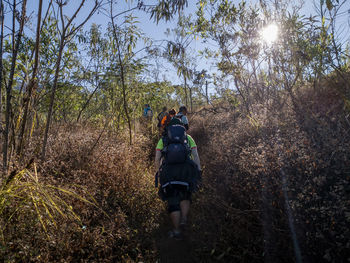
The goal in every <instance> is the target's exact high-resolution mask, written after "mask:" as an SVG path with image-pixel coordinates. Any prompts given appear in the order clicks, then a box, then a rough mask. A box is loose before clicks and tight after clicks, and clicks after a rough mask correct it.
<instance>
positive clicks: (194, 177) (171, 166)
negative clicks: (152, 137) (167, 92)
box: [155, 124, 201, 239]
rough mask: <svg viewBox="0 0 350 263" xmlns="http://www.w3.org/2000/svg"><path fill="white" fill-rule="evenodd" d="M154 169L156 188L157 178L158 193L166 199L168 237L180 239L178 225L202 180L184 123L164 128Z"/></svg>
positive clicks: (195, 153)
mask: <svg viewBox="0 0 350 263" xmlns="http://www.w3.org/2000/svg"><path fill="white" fill-rule="evenodd" d="M155 168H156V170H157V171H158V172H157V174H156V187H158V181H159V183H160V187H159V196H160V197H161V198H162V200H164V201H167V202H168V212H169V214H170V219H171V221H172V224H173V230H172V231H170V232H169V236H170V237H173V238H175V239H181V238H182V233H181V230H180V227H181V226H185V225H186V223H187V216H188V212H189V209H190V203H191V194H192V193H193V192H196V191H197V190H198V187H199V183H200V180H201V166H200V160H199V156H198V152H197V145H196V143H195V141H194V140H193V138H192V137H191V136H190V135H187V134H186V129H185V127H184V126H183V125H180V124H175V125H170V126H168V127H167V132H166V134H165V135H164V136H163V137H162V138H161V139H160V140H159V142H158V144H157V147H156V158H155Z"/></svg>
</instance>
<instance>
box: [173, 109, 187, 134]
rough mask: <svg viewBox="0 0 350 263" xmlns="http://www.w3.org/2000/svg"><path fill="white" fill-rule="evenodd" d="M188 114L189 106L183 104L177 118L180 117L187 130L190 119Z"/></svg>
mask: <svg viewBox="0 0 350 263" xmlns="http://www.w3.org/2000/svg"><path fill="white" fill-rule="evenodd" d="M186 114H187V108H186V107H185V106H181V107H180V109H179V112H178V113H177V114H176V116H175V118H178V119H180V120H181V122H182V123H183V125H184V126H185V128H186V130H188V129H189V126H188V119H187V116H186Z"/></svg>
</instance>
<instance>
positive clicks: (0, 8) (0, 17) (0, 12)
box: [0, 0, 4, 129]
mask: <svg viewBox="0 0 350 263" xmlns="http://www.w3.org/2000/svg"><path fill="white" fill-rule="evenodd" d="M0 27H1V28H0V129H2V118H1V109H2V88H3V86H4V81H3V78H4V76H3V74H2V73H3V64H2V55H3V48H2V47H3V41H4V4H3V0H1V2H0Z"/></svg>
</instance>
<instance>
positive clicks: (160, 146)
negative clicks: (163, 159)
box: [156, 134, 197, 151]
mask: <svg viewBox="0 0 350 263" xmlns="http://www.w3.org/2000/svg"><path fill="white" fill-rule="evenodd" d="M187 141H188V144H189V146H190V148H191V149H195V148H197V145H196V143H195V141H194V140H193V138H192V137H191V136H190V135H188V134H187ZM163 148H164V145H163V140H162V138H160V140H159V141H158V143H157V147H156V150H157V151H161V150H163Z"/></svg>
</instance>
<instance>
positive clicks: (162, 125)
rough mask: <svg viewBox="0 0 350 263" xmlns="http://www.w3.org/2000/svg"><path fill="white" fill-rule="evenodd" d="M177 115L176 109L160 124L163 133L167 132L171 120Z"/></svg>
mask: <svg viewBox="0 0 350 263" xmlns="http://www.w3.org/2000/svg"><path fill="white" fill-rule="evenodd" d="M175 115H176V111H175V110H174V109H171V110H170V111H169V113H168V114H167V115H166V116H164V117H163V119H162V120H161V122H160V125H161V133H164V132H165V129H166V127H168V125H169V124H170V122H171V120H172V119H173V118H174V116H175Z"/></svg>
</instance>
